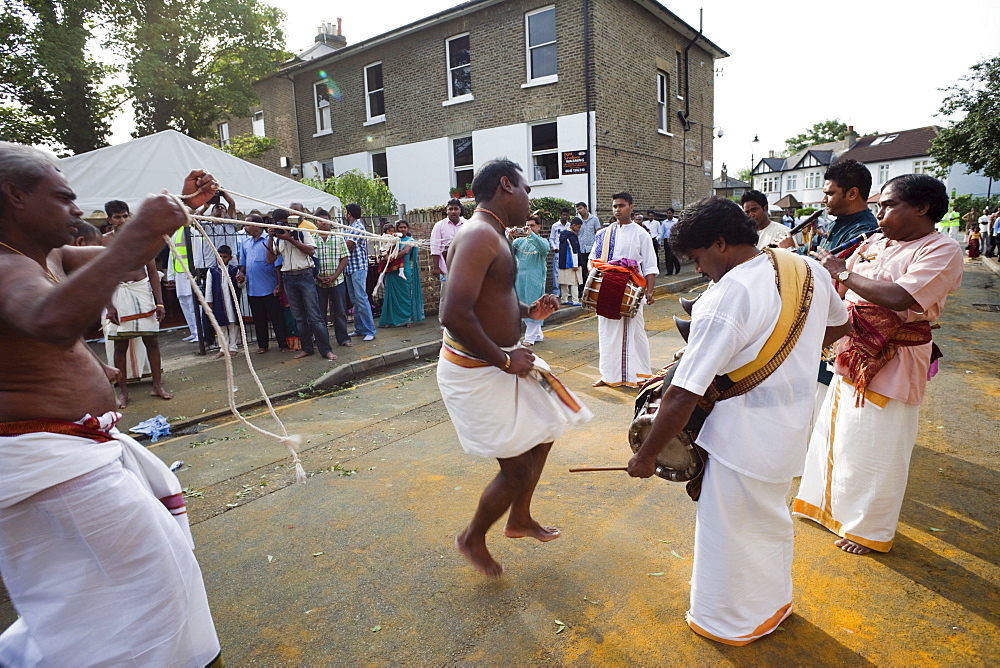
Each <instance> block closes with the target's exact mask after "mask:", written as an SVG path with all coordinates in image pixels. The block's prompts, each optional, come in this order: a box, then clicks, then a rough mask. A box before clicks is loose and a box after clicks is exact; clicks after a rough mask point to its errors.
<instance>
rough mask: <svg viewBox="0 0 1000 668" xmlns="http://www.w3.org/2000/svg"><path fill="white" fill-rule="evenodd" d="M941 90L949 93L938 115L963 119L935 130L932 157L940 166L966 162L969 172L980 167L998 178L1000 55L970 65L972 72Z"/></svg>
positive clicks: (993, 177) (992, 176)
mask: <svg viewBox="0 0 1000 668" xmlns="http://www.w3.org/2000/svg"><path fill="white" fill-rule="evenodd" d="M943 90H944V91H945V92H949V95H948V96H947V97H945V98H944V101H943V102H942V103H941V110H940V112H939V114H938V115H939V116H944V117H947V116H954V115H957V114H965V118H963V119H962V120H960V121H951V122H950V124H949V125H948V127H945V128H943V129H942V130H941V132H939V133H938V135H937V137H935V138H934V141H933V143H932V144H931V151H930V153H931V156H932V157H933V158H934V160H935V161H936V162H937V164H938V165H939V166H941V167H943V168H948V167H951V166H952V165H954V164H956V163H965V164H966V165H968V167H969V169H968V172H967V173H969V174H971V173H973V172H977V171H979V170H982V171H983V173H985V174H986V176H988V177H990V178H991V179H994V180H1000V151H998V150H997V147H998V146H1000V56H995V57H993V58H991V59H989V60H985V61H983V62H981V63H977V64H976V65H973V66H972V74H970V75H967V76H965V77H962V78H961V79H959V80H958V83H956V84H955V85H953V86H951V87H949V88H945V89H943Z"/></svg>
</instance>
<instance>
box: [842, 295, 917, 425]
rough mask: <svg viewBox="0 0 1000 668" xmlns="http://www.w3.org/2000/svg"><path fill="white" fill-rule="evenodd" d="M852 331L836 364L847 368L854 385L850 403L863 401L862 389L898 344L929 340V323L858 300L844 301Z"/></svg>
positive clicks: (894, 353) (909, 344)
mask: <svg viewBox="0 0 1000 668" xmlns="http://www.w3.org/2000/svg"><path fill="white" fill-rule="evenodd" d="M847 312H848V315H849V316H850V318H851V325H853V326H854V331H853V332H852V333H851V335H850V336H849V337H848V341H847V345H846V346H845V347H844V348H843V349H842V350H841V351H840V353H838V355H837V364H838V365H840V366H842V367H846V368H847V373H848V375H847V377H848V379H849V380H850V381H851V383H852V384H853V385H854V405H855V406H864V405H865V390H867V389H868V384H869V383H870V382H871V379H872V378H874V377H875V374H877V373H878V372H879V371H881V370H882V368H883V367H884V366H885V365H886V364H888V363H889V360H891V359H892V358H893V357H895V356H896V351H897V350H898V349H899V347H900V346H921V345H924V344H925V343H930V342H931V324H930V323H929V322H927V321H921V322H907V323H904V322H903V320H902V319H901V318H900V317H899V316H898V315H896V313H895V312H894V311H892V310H891V309H888V308H886V307H884V306H877V305H875V304H868V303H865V302H861V303H858V304H848V305H847Z"/></svg>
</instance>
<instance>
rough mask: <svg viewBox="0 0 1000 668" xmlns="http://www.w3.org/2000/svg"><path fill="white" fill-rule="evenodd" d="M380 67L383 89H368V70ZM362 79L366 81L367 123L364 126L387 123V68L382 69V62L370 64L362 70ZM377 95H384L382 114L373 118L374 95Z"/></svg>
mask: <svg viewBox="0 0 1000 668" xmlns="http://www.w3.org/2000/svg"><path fill="white" fill-rule="evenodd" d="M376 65H377V66H378V68H379V71H380V74H381V77H382V87H381V88H376V89H374V90H369V89H368V70H370V69H371V68H373V67H375V66H376ZM362 78H364V81H365V119H366V120H365V122H364V123H363V125H374V124H375V123H384V122H385V68H384V67H382V61H381V60H377V61H375V62H374V63H368V64H367V65H365V67H364V69H363V70H362ZM375 93H382V113H381V114H376V115H375V116H372V95H373V94H375Z"/></svg>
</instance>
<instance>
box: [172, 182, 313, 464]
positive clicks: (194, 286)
mask: <svg viewBox="0 0 1000 668" xmlns="http://www.w3.org/2000/svg"><path fill="white" fill-rule="evenodd" d="M173 197H174V198H175V199H176V200H177V203H178V204H179V205H180V206H181V208H182V209H183V210H184V212H185V213H186V214H187V218H188V224H189V225H191V226H193V227H194V228H195V229H196V230H198V231H199V232H201V234H202V235H204V236H205V237H206V239H205V240H206V241H208V244H209V246H210V247H211V248H212V252H213V253H214V254H215V258H216V261H217V262H218V263H219V266H220V267H224V266H226V265H225V263H224V262H223V261H222V256H221V255H219V251H218V249H217V248H216V247H215V244H214V243H212V241H211V240H210V239H208V237H207V233H206V232H205V230H204V228H202V226H201V224H200V223H198V221H197V220H195V218H194V216H193V215H192V214H191V213H190V212H189V210H188V207H187V205H186V204H185V203H184V202H183V200H181V198H179V197H177V196H176V195H174V196H173ZM229 222H231V221H229ZM163 239H164V241H166V243H167V247H168V248H169V249H170V253H171V255H173V257H174V260H175V264H180V265H181V267H182V268H183V270H184V275H185V276H186V277H187V279H188V281H190V283H191V290H192V291H193V292H194V294H195V296H196V297H197V298H198V302H199V303H200V304H201V306H202V308H203V309H204V310H205V315H207V316H208V320H209V322H211V323H212V329H213V330H215V336H216V340H217V341H219V343H220V346H219V349H220V350H222V345H221V344H222V343H223V341H225V340H226V336H225V335H224V334H223V332H222V327H221V326H220V325H219V321H218V320H216V319H215V313H213V312H212V309H210V308H209V307H208V301H207V300H206V299H205V295H204V294H203V293H202V291H201V289H200V288H199V287H198V283H197V281H195V279H194V277H193V276H192V275H191V271H190V269H189V268H188V266H187V262H185V261H184V258H182V257H181V255H180V253H179V252H178V251H177V249H176V248H175V247H174V242H173V239H172V238H171V237H170V236H169V235H166V234H165V235H163ZM223 280H224V281H225V283H226V285H227V286H228V287H229V292H230V294H231V295H232V297H233V305H234V306H235V310H236V321H237V323H238V324H239V327H240V338H241V339H242V341H243V354H244V356H245V357H246V360H247V367H248V368H249V370H250V375H251V376H252V377H253V380H254V383H255V384H256V385H257V389H258V390H260V395H261V397H263V398H264V403H265V404H266V405H267V410H268V412H269V413H270V414H271V417H272V418H274V421H275V422H276V423H277V424H278V428H279V429H280V431H281V434H280V435H279V434H273V433H271V432H269V431H267V430H266V429H263V428H261V427H258V426H257V425H255V424H253V423H252V422H250V421H249V420H247V419H246V418H245V417H243V415H242V414H241V413H240V411H239V409H238V408H236V393H235V391H234V385H233V383H234V379H233V362H232V356H231V355H229V352H228V351H226V354H225V355H223V358H224V359H225V362H226V385H227V390H228V400H229V410H230V412H232V414H233V415H234V416H235V417H236V419H237V420H239V421H240V422H241V423H243V424H244V425H246V426H247V427H249V428H250V429H253V430H254V431H256V432H257V433H259V434H261V435H263V436H270V437H271V438H274V439H275V440H277V441H279V442H280V443H282V444H284V445H285V447H287V448H288V451H289V452H290V453H291V455H292V463H293V464H295V482H305V481H306V471H305V469H304V468H303V467H302V460H300V459H299V455H298V453H297V452H296V451H295V448H296V447H297V446H299V445H300V444H301V443H302V437H301V436H299V435H298V434H289V433H288V430H287V429H285V424H284V423H283V422H282V421H281V418H279V417H278V414H277V413H276V412H275V410H274V406H272V405H271V399H270V398H269V397H268V396H267V391H266V390H265V389H264V384H263V383H262V382H261V380H260V377H259V376H258V375H257V372H256V371H255V370H254V368H253V360H252V358H251V357H250V348H249V346H248V345H247V333H246V329H245V328H244V326H243V312H242V311H241V310H240V300H239V295H238V294H237V292H236V287H235V286H234V285H233V280H232V278H230V276H229V272H228V271H227V272H223ZM223 297H224V295H220V298H223Z"/></svg>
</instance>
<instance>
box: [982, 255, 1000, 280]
mask: <svg viewBox="0 0 1000 668" xmlns="http://www.w3.org/2000/svg"><path fill="white" fill-rule="evenodd" d="M979 257H980V258H981V259H982V261H983V264H985V265H986V266H987V267H989V268H990V271H992V272H993V273H994V274H996V275H997V276H1000V264H998V263H997V262H996V260H994V259H993V258H991V257H986V256H985V255H980V256H979Z"/></svg>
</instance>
